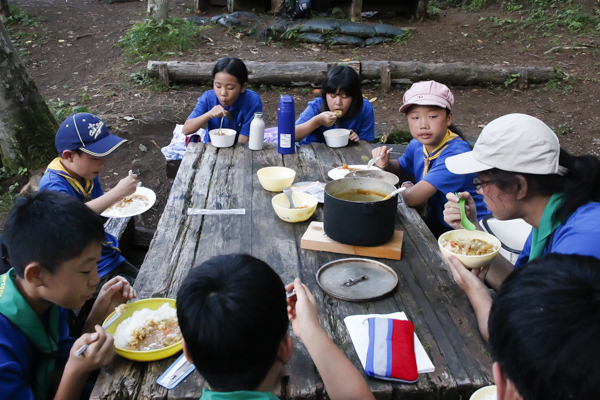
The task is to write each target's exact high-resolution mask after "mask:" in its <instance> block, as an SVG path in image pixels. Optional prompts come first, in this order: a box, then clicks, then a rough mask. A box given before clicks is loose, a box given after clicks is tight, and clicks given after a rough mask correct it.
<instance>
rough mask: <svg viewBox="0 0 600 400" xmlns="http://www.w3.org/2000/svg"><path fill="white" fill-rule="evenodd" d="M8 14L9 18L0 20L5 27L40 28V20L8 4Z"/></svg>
mask: <svg viewBox="0 0 600 400" xmlns="http://www.w3.org/2000/svg"><path fill="white" fill-rule="evenodd" d="M8 12H9V13H10V17H8V18H3V19H2V20H3V21H4V24H5V25H21V26H40V22H41V19H40V18H34V17H31V16H29V14H27V11H25V10H22V9H20V8H19V7H17V6H13V5H11V4H9V5H8Z"/></svg>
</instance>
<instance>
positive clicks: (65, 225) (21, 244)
mask: <svg viewBox="0 0 600 400" xmlns="http://www.w3.org/2000/svg"><path fill="white" fill-rule="evenodd" d="M104 238H105V233H104V226H103V225H102V220H101V219H100V217H99V216H98V214H96V213H95V212H94V211H92V210H91V209H90V208H89V207H88V206H86V205H85V204H84V203H82V202H80V201H78V200H77V199H75V198H74V197H72V196H69V195H68V194H65V193H60V192H54V191H49V190H42V191H41V192H38V193H34V194H30V195H27V196H24V197H19V198H17V199H16V201H15V206H14V207H13V209H12V210H11V211H10V213H9V214H8V217H7V219H6V224H5V226H4V241H5V243H6V247H7V249H8V255H9V259H10V264H11V266H12V267H13V268H14V270H15V272H16V274H17V276H19V277H21V278H22V277H23V272H24V270H25V267H26V266H27V265H28V264H30V263H32V262H37V263H39V264H40V265H41V266H42V267H44V268H45V269H46V270H48V271H50V272H51V273H53V272H55V271H57V269H58V268H60V266H61V265H62V264H63V263H65V262H67V261H69V260H72V259H73V258H76V257H78V256H80V255H81V253H82V252H83V251H84V250H85V249H86V248H87V247H88V246H89V245H90V244H93V243H97V244H98V245H100V244H101V243H102V241H103V240H104Z"/></svg>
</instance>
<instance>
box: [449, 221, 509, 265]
mask: <svg viewBox="0 0 600 400" xmlns="http://www.w3.org/2000/svg"><path fill="white" fill-rule="evenodd" d="M456 239H481V240H483V241H486V242H488V243H491V244H493V245H494V247H495V248H496V250H495V251H494V252H492V253H490V254H486V255H483V256H463V255H461V254H456V253H452V252H451V251H448V250H446V249H444V248H443V247H442V240H456ZM438 245H439V246H440V250H441V252H442V254H443V255H444V257H446V258H448V257H450V256H454V257H456V258H458V259H459V260H460V262H461V263H463V265H464V266H465V267H467V268H481V267H484V266H486V265H488V264H489V263H490V262H491V261H492V260H493V259H494V257H496V256H497V255H498V253H499V252H500V246H501V243H500V240H498V238H497V237H496V236H494V235H490V234H489V233H487V232H482V231H467V230H465V229H460V230H455V231H449V232H446V233H444V234H443V235H441V236H440V237H439V239H438Z"/></svg>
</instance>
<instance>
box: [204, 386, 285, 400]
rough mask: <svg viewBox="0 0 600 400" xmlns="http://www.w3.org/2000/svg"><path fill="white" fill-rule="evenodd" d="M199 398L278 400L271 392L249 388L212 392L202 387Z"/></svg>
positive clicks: (214, 399)
mask: <svg viewBox="0 0 600 400" xmlns="http://www.w3.org/2000/svg"><path fill="white" fill-rule="evenodd" d="M200 400H278V398H277V396H275V395H274V394H273V393H271V392H253V391H250V390H241V391H239V392H213V391H212V390H210V389H206V388H204V390H203V391H202V397H201V398H200Z"/></svg>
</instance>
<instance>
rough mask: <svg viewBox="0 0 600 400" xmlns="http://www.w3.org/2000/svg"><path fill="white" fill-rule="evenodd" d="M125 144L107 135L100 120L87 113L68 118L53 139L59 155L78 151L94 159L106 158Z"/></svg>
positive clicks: (113, 136) (123, 141) (122, 140)
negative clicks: (68, 151) (64, 152)
mask: <svg viewBox="0 0 600 400" xmlns="http://www.w3.org/2000/svg"><path fill="white" fill-rule="evenodd" d="M125 142H127V140H126V139H122V138H120V137H118V136H115V135H112V134H111V133H109V132H108V128H107V127H106V125H105V124H104V122H102V120H101V119H100V118H98V117H96V116H95V115H93V114H88V113H78V114H73V115H71V116H69V117H68V118H67V119H65V120H64V121H63V123H62V124H61V125H60V128H58V132H56V138H54V145H55V146H56V150H58V152H59V153H62V152H63V151H65V150H77V149H79V150H81V151H83V152H84V153H87V154H89V155H91V156H94V157H106V156H107V155H109V154H110V153H112V152H113V151H115V150H116V149H117V147H119V146H120V145H122V144H123V143H125Z"/></svg>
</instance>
